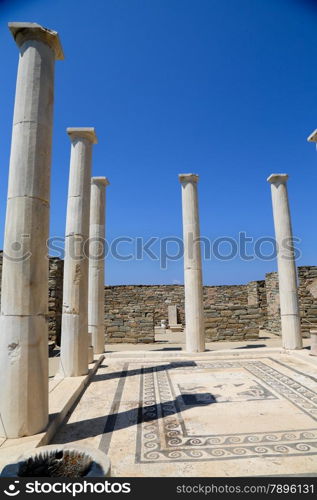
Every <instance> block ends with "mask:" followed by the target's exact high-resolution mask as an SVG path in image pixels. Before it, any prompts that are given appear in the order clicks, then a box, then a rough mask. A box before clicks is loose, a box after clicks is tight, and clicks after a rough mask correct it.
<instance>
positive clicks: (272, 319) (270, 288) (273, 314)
mask: <svg viewBox="0 0 317 500" xmlns="http://www.w3.org/2000/svg"><path fill="white" fill-rule="evenodd" d="M265 288H266V302H267V309H266V317H267V319H266V328H267V330H268V331H269V332H271V333H275V334H278V335H280V333H281V318H280V297H279V289H278V275H277V273H268V274H266V275H265Z"/></svg>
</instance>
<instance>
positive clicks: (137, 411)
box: [52, 393, 217, 444]
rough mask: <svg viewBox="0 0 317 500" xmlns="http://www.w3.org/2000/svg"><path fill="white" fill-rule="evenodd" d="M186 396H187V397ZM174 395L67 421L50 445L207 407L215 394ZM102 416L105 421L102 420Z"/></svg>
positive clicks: (213, 402) (107, 432) (212, 401)
mask: <svg viewBox="0 0 317 500" xmlns="http://www.w3.org/2000/svg"><path fill="white" fill-rule="evenodd" d="M189 396H190V398H189ZM186 397H187V395H185V396H177V397H176V398H175V399H174V400H172V401H166V402H164V403H163V404H162V403H156V404H154V405H149V406H139V407H137V408H133V409H131V410H126V411H123V412H118V413H110V414H109V415H105V416H102V417H96V418H91V419H87V420H81V421H79V422H73V423H67V424H65V425H64V426H63V428H62V429H61V430H60V431H59V433H57V435H56V436H55V438H54V440H53V442H52V443H53V444H63V443H68V442H71V441H79V440H82V439H88V438H91V437H95V436H98V435H99V434H103V435H107V434H108V435H109V434H110V436H109V437H108V440H109V438H111V433H112V432H113V431H118V430H122V429H126V428H127V427H131V426H134V425H137V424H141V423H143V422H149V423H150V422H153V421H155V420H159V419H161V418H163V417H170V416H173V415H175V414H177V413H180V412H183V411H186V410H189V409H191V408H194V407H197V406H200V407H201V406H209V405H211V404H215V403H217V401H216V399H215V397H214V396H213V395H212V394H210V393H198V394H195V395H188V397H187V399H186ZM105 419H106V421H105Z"/></svg>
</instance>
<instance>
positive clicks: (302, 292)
mask: <svg viewBox="0 0 317 500" xmlns="http://www.w3.org/2000/svg"><path fill="white" fill-rule="evenodd" d="M298 279H299V287H298V295H299V306H300V314H301V325H302V332H303V336H305V337H307V336H309V330H310V329H311V328H317V266H302V267H299V268H298Z"/></svg>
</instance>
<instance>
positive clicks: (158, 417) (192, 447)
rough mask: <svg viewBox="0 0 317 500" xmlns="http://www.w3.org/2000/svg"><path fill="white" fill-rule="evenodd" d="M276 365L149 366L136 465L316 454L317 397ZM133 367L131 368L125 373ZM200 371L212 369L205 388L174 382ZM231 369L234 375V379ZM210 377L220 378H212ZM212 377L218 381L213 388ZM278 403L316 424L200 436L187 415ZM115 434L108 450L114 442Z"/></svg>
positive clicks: (257, 362) (138, 418)
mask: <svg viewBox="0 0 317 500" xmlns="http://www.w3.org/2000/svg"><path fill="white" fill-rule="evenodd" d="M272 361H273V362H274V360H271V363H270V364H268V363H266V362H265V359H261V360H259V359H256V360H244V359H240V360H225V361H222V360H221V361H218V360H217V361H208V362H207V361H201V362H199V361H197V362H196V363H194V364H192V363H182V362H180V363H177V362H176V363H170V364H166V366H163V367H162V366H159V367H156V366H153V365H149V366H146V365H143V366H142V368H141V376H140V377H139V380H140V388H139V389H140V394H139V398H140V399H139V401H140V407H139V412H138V415H137V416H136V421H135V425H137V426H138V428H137V442H136V455H135V462H136V463H157V462H178V461H180V462H186V461H190V462H193V461H210V460H229V459H233V458H234V459H237V458H241V459H243V458H250V457H257V456H266V457H275V456H296V455H314V454H316V453H317V425H316V420H317V394H316V393H315V392H313V391H312V390H311V389H309V388H308V387H306V386H305V385H303V384H301V383H300V382H299V381H298V380H296V379H294V378H292V377H291V376H289V375H285V374H284V373H283V372H282V371H280V369H279V366H278V365H277V364H276V368H273V367H272V366H271V364H272ZM127 367H128V363H127V364H126V367H125V369H127ZM198 370H200V371H201V370H206V377H205V379H206V383H204V377H203V376H202V377H201V380H202V383H198V384H197V383H195V381H193V382H188V377H187V379H186V380H185V382H179V383H175V381H174V382H173V380H174V379H173V377H174V375H175V374H176V375H177V372H178V371H181V372H182V373H185V374H186V372H188V374H189V375H191V374H194V373H195V372H196V371H198ZM231 370H232V373H233V375H232V376H231V378H230V373H231ZM228 372H229V375H228ZM208 373H213V374H215V375H213V377H209V376H208ZM244 374H246V375H245V376H244ZM174 378H175V379H176V378H177V377H174ZM211 378H212V382H209V383H208V381H210V379H211ZM189 380H190V377H189ZM124 383H125V377H123V378H121V379H120V381H119V384H118V390H117V393H116V401H117V404H118V398H119V397H120V394H119V393H120V392H121V393H122V391H123V388H124ZM120 384H121V385H120ZM119 385H120V388H119ZM274 400H275V401H277V403H278V402H279V401H285V400H286V401H287V402H289V403H290V404H291V406H290V408H292V407H293V408H294V411H296V412H300V413H301V412H302V413H303V414H304V415H306V416H308V417H309V419H311V427H309V428H305V429H298V430H291V431H288V430H287V421H286V422H285V426H286V430H274V429H273V430H270V432H254V433H250V432H249V433H243V432H238V433H237V432H235V433H232V434H231V433H226V434H221V433H215V434H208V435H205V434H198V433H196V432H195V433H194V434H191V430H190V428H188V425H187V424H186V412H187V411H190V409H191V408H194V407H196V408H197V407H198V408H199V407H201V411H204V407H206V406H209V405H211V406H213V405H217V409H222V408H223V409H224V410H225V409H226V411H230V407H229V406H228V403H237V402H238V403H241V404H244V405H248V404H249V403H250V402H252V401H259V402H262V404H265V403H266V402H268V403H269V402H270V403H272V402H273V403H274ZM253 404H255V403H253ZM218 405H219V406H218ZM232 407H234V406H233V405H232ZM232 418H234V415H232ZM308 421H309V420H308ZM112 425H113V428H114V429H115V421H112ZM211 427H212V426H211ZM109 430H110V429H109V428H108V430H107V434H108V435H107V442H108V445H109V444H110V442H109V439H111V436H110V435H109ZM103 443H105V441H104V440H101V443H100V447H101V448H102V449H103ZM104 451H107V450H105V449H104Z"/></svg>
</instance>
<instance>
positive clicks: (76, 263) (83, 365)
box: [60, 127, 97, 377]
mask: <svg viewBox="0 0 317 500" xmlns="http://www.w3.org/2000/svg"><path fill="white" fill-rule="evenodd" d="M67 133H68V135H69V137H70V140H71V157H70V173H69V185H68V202H67V216H66V235H65V236H66V237H65V259H64V285H63V314H62V339H61V362H60V373H61V374H62V375H63V376H65V377H77V376H80V375H85V374H86V373H87V372H88V361H89V357H88V347H89V339H88V256H87V254H88V250H89V249H88V247H87V243H88V237H89V214H90V178H91V162H92V148H93V144H96V142H97V137H96V134H95V130H94V128H88V127H86V128H85V127H77V128H68V129H67Z"/></svg>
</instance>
